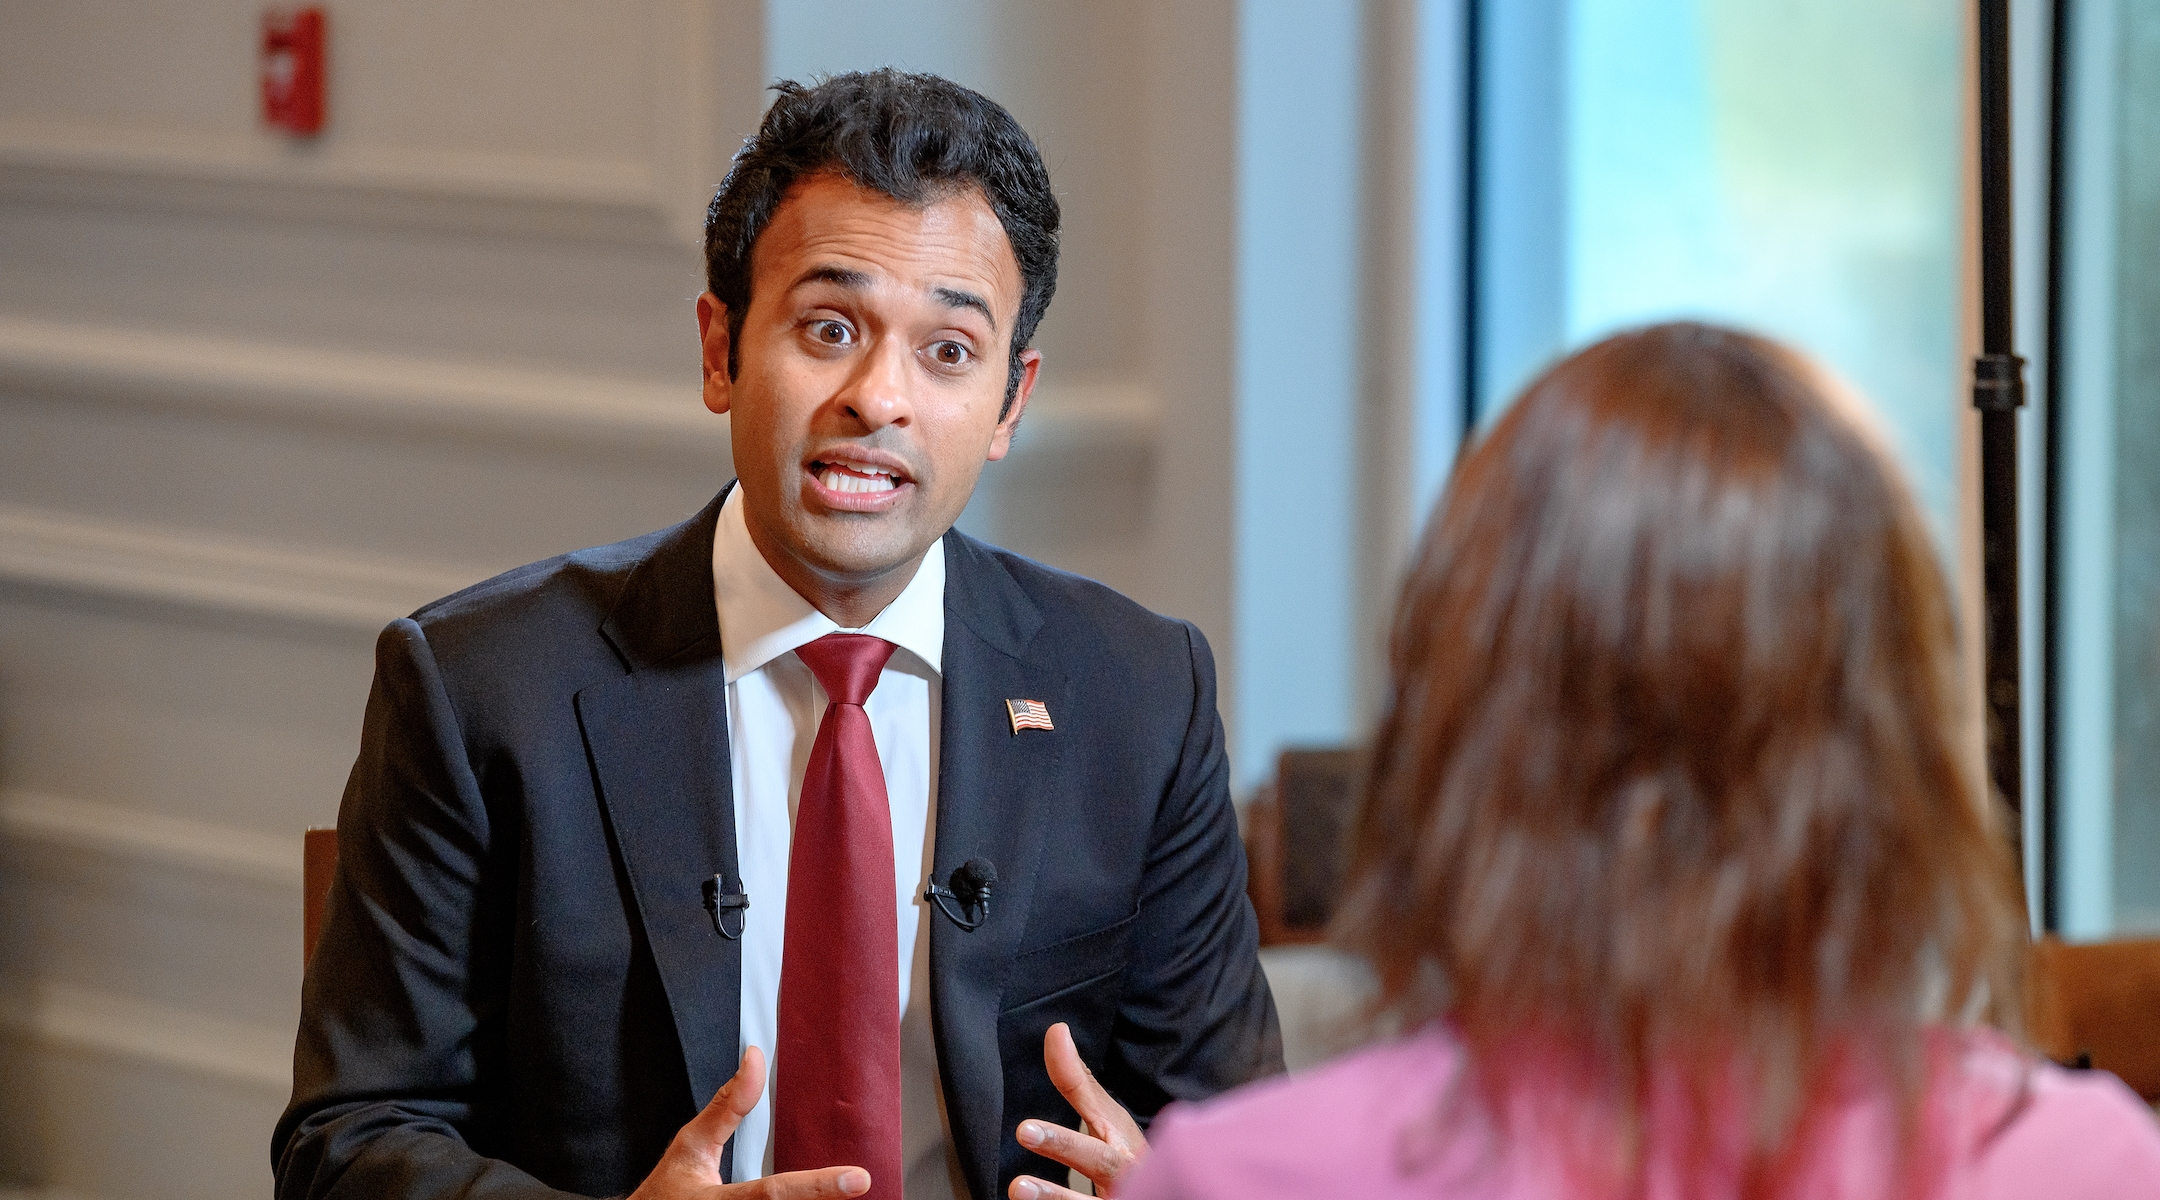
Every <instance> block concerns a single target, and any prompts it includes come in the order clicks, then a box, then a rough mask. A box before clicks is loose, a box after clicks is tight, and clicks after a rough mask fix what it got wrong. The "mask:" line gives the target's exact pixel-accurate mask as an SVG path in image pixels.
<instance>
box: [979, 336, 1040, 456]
mask: <svg viewBox="0 0 2160 1200" xmlns="http://www.w3.org/2000/svg"><path fill="white" fill-rule="evenodd" d="M1041 370H1042V351H1040V350H1037V349H1035V348H1034V347H1032V346H1030V347H1029V348H1027V349H1025V350H1022V351H1021V352H1020V386H1019V387H1017V388H1015V389H1013V398H1012V407H1011V408H1008V409H1006V410H1005V415H1004V416H1003V417H1000V418H999V419H998V423H997V428H996V429H995V430H993V431H991V434H990V453H989V454H988V455H986V456H985V457H986V458H988V459H989V460H990V461H991V462H996V461H997V460H999V459H1001V458H1003V457H1005V455H1006V454H1007V453H1009V452H1011V450H1012V439H1013V430H1015V429H1018V428H1019V427H1020V414H1021V413H1022V412H1024V411H1026V409H1027V402H1028V396H1029V395H1030V394H1031V393H1033V392H1034V390H1035V376H1036V374H1037V373H1038V372H1040V371H1041Z"/></svg>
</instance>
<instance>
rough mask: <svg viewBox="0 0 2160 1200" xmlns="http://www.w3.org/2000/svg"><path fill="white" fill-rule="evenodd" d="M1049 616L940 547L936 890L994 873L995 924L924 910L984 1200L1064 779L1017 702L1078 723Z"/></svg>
mask: <svg viewBox="0 0 2160 1200" xmlns="http://www.w3.org/2000/svg"><path fill="white" fill-rule="evenodd" d="M1041 624H1042V616H1041V613H1040V611H1039V610H1037V609H1036V607H1035V605H1034V603H1033V601H1031V600H1029V599H1028V597H1027V595H1026V593H1024V592H1023V591H1021V590H1020V586H1019V584H1018V583H1016V582H1014V580H1013V578H1012V575H1011V573H1010V572H1008V571H1007V570H1006V569H1005V568H1004V566H1003V565H1002V564H1000V563H999V562H998V561H997V560H996V559H995V558H993V557H992V556H991V555H989V554H988V553H987V552H986V551H985V550H984V549H983V548H982V547H981V546H980V545H979V544H977V543H975V542H974V541H973V540H971V539H969V538H967V537H965V536H963V535H961V534H957V533H954V534H948V535H947V536H946V539H945V652H944V664H943V667H944V669H943V671H942V678H943V690H944V700H943V704H942V707H941V709H940V713H941V717H940V721H941V734H940V742H941V746H940V749H939V760H938V761H939V765H938V797H937V851H936V860H935V867H934V873H935V875H936V877H937V878H938V879H939V880H941V881H942V880H945V879H947V878H949V877H950V873H951V872H952V870H953V868H955V867H957V866H959V865H960V864H961V863H964V862H966V861H967V860H968V859H971V858H986V859H989V860H990V861H991V862H992V863H994V864H995V865H996V867H997V874H998V882H997V886H996V887H995V888H994V889H993V892H992V897H991V915H990V919H989V921H988V922H987V923H985V924H984V925H983V926H982V928H980V929H978V930H975V931H974V932H972V933H970V932H967V931H964V930H962V929H960V928H959V927H958V926H956V925H954V924H953V923H952V922H951V921H948V920H946V919H945V918H944V917H943V916H942V915H939V913H938V912H937V910H936V909H934V908H933V909H930V910H928V911H927V912H926V913H925V915H924V919H925V920H928V921H930V922H931V926H930V997H931V1013H932V1020H933V1024H934V1029H935V1035H936V1039H937V1050H938V1067H939V1070H940V1072H941V1073H942V1075H943V1077H944V1084H945V1104H946V1111H947V1113H948V1114H950V1118H951V1126H952V1136H953V1143H954V1148H955V1150H956V1151H957V1152H958V1154H959V1158H960V1164H961V1168H962V1170H963V1172H964V1173H965V1174H966V1176H967V1179H968V1182H969V1184H970V1186H971V1187H972V1188H973V1190H974V1192H975V1195H976V1196H977V1197H978V1198H982V1197H994V1196H996V1195H998V1192H997V1172H998V1146H999V1139H1000V1138H1001V1137H1009V1136H1011V1132H1012V1131H1010V1130H1006V1129H1001V1128H999V1126H1000V1124H1001V1123H1002V1121H1003V1119H1004V1118H1003V1113H1004V1094H1005V1084H1004V1070H1003V1064H1002V1063H1001V1062H1000V1061H999V1057H998V1036H997V1019H998V1004H999V994H1000V992H1001V991H1002V989H1003V986H1004V976H1005V971H1004V968H1005V966H1006V964H1008V963H1010V962H1011V961H1012V957H1013V952H1014V950H1016V949H1017V948H1018V947H1019V944H1020V937H1021V934H1022V933H1023V932H1024V930H1025V926H1026V919H1027V914H1028V911H1029V907H1030V903H1031V901H1032V899H1033V894H1034V883H1035V879H1036V873H1037V867H1038V864H1039V862H1040V860H1041V857H1042V843H1043V834H1044V829H1045V826H1046V825H1047V824H1048V823H1049V821H1048V818H1049V817H1050V816H1051V811H1050V810H1051V808H1052V807H1053V797H1051V796H1050V795H1049V794H1048V792H1047V789H1048V787H1049V786H1050V782H1051V781H1052V780H1055V779H1056V778H1058V775H1059V772H1058V770H1057V766H1058V759H1059V755H1060V746H1061V743H1060V742H1059V740H1058V739H1059V734H1058V733H1057V732H1056V731H1050V732H1041V731H1032V730H1031V731H1028V732H1025V733H1022V734H1020V735H1018V736H1015V735H1014V733H1013V730H1012V726H1011V724H1010V722H1009V720H1008V718H1007V716H1006V713H1005V701H1006V700H1008V699H1028V700H1041V701H1043V702H1044V703H1046V704H1048V705H1049V706H1050V710H1051V712H1052V713H1053V714H1056V713H1059V712H1065V711H1070V706H1069V705H1067V704H1065V703H1064V701H1065V700H1067V699H1068V697H1069V687H1070V684H1069V681H1068V680H1067V678H1066V676H1065V674H1064V672H1063V671H1062V670H1060V669H1059V668H1058V666H1057V664H1055V663H1054V662H1043V661H1038V660H1037V659H1035V658H1032V657H1030V650H1031V649H1032V648H1033V647H1032V643H1033V640H1034V636H1035V633H1036V631H1037V630H1038V629H1039V628H1040V626H1041Z"/></svg>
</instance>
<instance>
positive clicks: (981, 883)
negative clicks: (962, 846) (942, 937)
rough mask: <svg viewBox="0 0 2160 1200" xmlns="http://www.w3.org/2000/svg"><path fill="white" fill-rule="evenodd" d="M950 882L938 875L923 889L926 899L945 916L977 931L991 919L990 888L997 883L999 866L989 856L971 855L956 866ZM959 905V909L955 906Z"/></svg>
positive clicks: (967, 929)
mask: <svg viewBox="0 0 2160 1200" xmlns="http://www.w3.org/2000/svg"><path fill="white" fill-rule="evenodd" d="M948 879H949V880H950V884H949V885H948V884H943V883H939V882H938V881H937V880H936V879H935V878H933V879H931V881H930V885H929V886H928V887H925V888H924V889H923V899H925V900H928V901H929V902H930V903H932V904H935V905H937V907H938V911H939V912H941V913H944V914H945V919H946V920H948V921H951V922H952V923H953V924H955V925H958V926H959V927H960V928H961V929H962V930H964V931H966V932H968V933H973V932H975V931H976V930H978V929H980V928H982V926H983V922H985V921H988V920H989V919H990V888H991V886H992V885H993V884H995V883H997V868H996V867H994V866H992V865H991V864H990V860H989V859H987V858H971V859H969V860H967V861H966V862H964V863H962V864H960V865H959V866H958V867H955V868H953V872H952V874H951V875H950V876H948ZM955 905H958V906H959V908H958V911H955V909H954V906H955Z"/></svg>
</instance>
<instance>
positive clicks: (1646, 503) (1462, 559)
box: [1337, 324, 2023, 1194]
mask: <svg viewBox="0 0 2160 1200" xmlns="http://www.w3.org/2000/svg"><path fill="white" fill-rule="evenodd" d="M1839 395H1840V394H1839V393H1838V392H1837V391H1836V390H1835V389H1834V388H1833V386H1832V385H1831V384H1829V383H1828V381H1827V379H1826V377H1825V376H1824V375H1822V374H1821V373H1820V372H1818V371H1817V370H1815V369H1814V368H1813V367H1811V366H1810V365H1809V364H1808V363H1807V362H1806V361H1805V360H1803V359H1801V358H1799V357H1798V356H1797V355H1795V354H1793V353H1792V352H1790V351H1788V350H1785V349H1784V348H1782V347H1780V346H1778V345H1776V344H1774V343H1772V342H1769V341H1766V340H1764V339H1762V338H1758V337H1754V336H1750V335H1746V334H1741V333H1736V332H1732V331H1728V330H1723V329H1717V328H1712V327H1708V326H1703V325H1695V324H1672V325H1661V326H1656V327H1653V328H1648V329H1643V330H1639V331H1635V332H1631V333H1626V334H1622V335H1619V336H1616V337H1612V338H1609V339H1607V340H1605V341H1603V342H1600V343H1598V344H1596V345H1594V346H1591V347H1589V348H1588V349H1585V350H1583V351H1581V352H1580V353H1577V354H1575V355H1574V356H1572V357H1570V358H1568V359H1567V360H1566V361H1564V362H1562V363H1560V364H1559V365H1557V366H1555V367H1554V368H1552V369H1551V370H1550V371H1548V372H1547V373H1546V374H1545V375H1544V376H1543V377H1542V378H1540V379H1538V380H1537V381H1536V382H1535V383H1533V384H1532V385H1531V386H1530V387H1529V389H1528V390H1527V391H1526V392H1525V393H1524V394H1523V395H1522V397H1521V398H1520V399H1519V400H1518V401H1517V402H1516V403H1515V405H1514V406H1513V408H1512V410H1511V411H1510V412H1509V413H1508V414H1507V415H1506V417H1505V418H1504V419H1502V420H1501V421H1500V422H1499V423H1498V425H1497V426H1496V427H1495V428H1494V429H1493V430H1492V432H1491V433H1490V435H1489V436H1487V437H1486V438H1485V439H1484V440H1483V441H1482V442H1481V443H1480V444H1479V445H1478V446H1477V447H1476V448H1475V449H1474V450H1473V451H1471V452H1470V453H1469V454H1468V456H1467V457H1466V458H1465V459H1464V460H1463V462H1462V463H1461V465H1460V467H1459V469H1458V470H1457V472H1456V474H1455V477H1454V478H1453V480H1452V481H1451V482H1450V485H1449V487H1448V490H1447V494H1446V496H1445V497H1444V499H1443V501H1442V504H1441V507H1440V509H1439V511H1438V512H1437V513H1436V514H1435V516H1434V519H1433V520H1432V521H1431V523H1430V525H1429V527H1428V528H1427V530H1426V532H1425V535H1424V539H1423V543H1422V545H1421V547H1420V550H1419V554H1418V558H1417V562H1416V565H1415V567H1414V568H1413V570H1412V572H1411V575H1410V577H1409V581H1408V584H1407V586H1406V588H1405V590H1404V594H1403V597H1402V602H1401V605H1400V607H1399V609H1398V611H1397V617H1396V621H1395V626H1394V631H1393V639H1392V646H1391V653H1390V658H1391V667H1392V676H1393V681H1392V685H1391V689H1392V690H1391V695H1390V697H1389V704H1388V707H1387V710H1386V714H1385V716H1384V718H1383V719H1382V722H1381V724H1380V728H1379V731H1378V735H1377V738H1376V742H1375V745H1374V749H1373V757H1372V762H1371V769H1370V773H1369V777H1368V781H1367V785H1366V794H1365V798H1364V806H1363V810H1362V814H1361V817H1360V821H1359V825H1358V830H1357V833H1356V835H1355V838H1354V843H1353V858H1352V868H1351V872H1352V880H1353V882H1352V886H1351V894H1350V896H1349V897H1348V898H1347V901H1346V904H1345V911H1344V913H1343V915H1342V917H1341V919H1340V921H1339V923H1338V926H1337V932H1338V936H1339V937H1340V938H1341V940H1342V941H1344V942H1345V943H1346V944H1347V945H1349V946H1350V947H1351V948H1353V949H1355V950H1357V951H1359V952H1361V953H1362V954H1364V955H1365V956H1366V957H1367V958H1368V959H1369V960H1370V961H1371V962H1372V964H1373V965H1374V967H1375V969H1376V971H1377V974H1378V979H1379V985H1380V994H1381V997H1382V1003H1383V1005H1384V1007H1385V1008H1386V1009H1387V1010H1389V1011H1391V1012H1392V1013H1394V1014H1396V1015H1398V1016H1400V1017H1402V1018H1405V1019H1407V1020H1408V1021H1410V1022H1412V1023H1415V1022H1418V1021H1422V1020H1427V1019H1431V1018H1435V1017H1446V1018H1448V1019H1450V1020H1451V1021H1452V1022H1453V1023H1454V1025H1455V1027H1456V1029H1457V1031H1458V1033H1459V1035H1460V1036H1461V1038H1462V1040H1463V1042H1464V1044H1465V1045H1466V1046H1467V1048H1468V1050H1469V1056H1470V1062H1471V1063H1472V1064H1473V1073H1474V1075H1475V1077H1476V1079H1478V1080H1479V1081H1481V1082H1482V1083H1483V1084H1484V1086H1485V1090H1486V1092H1487V1093H1488V1096H1487V1098H1488V1099H1491V1100H1494V1101H1495V1102H1501V1101H1504V1100H1505V1099H1506V1097H1505V1095H1504V1093H1505V1092H1506V1091H1507V1089H1508V1087H1509V1082H1508V1081H1509V1078H1510V1075H1509V1072H1508V1070H1507V1063H1506V1062H1505V1061H1504V1059H1505V1057H1506V1056H1507V1055H1508V1053H1510V1048H1514V1049H1516V1050H1519V1049H1520V1047H1521V1046H1523V1045H1525V1044H1537V1045H1551V1044H1554V1043H1555V1042H1557V1043H1558V1044H1561V1045H1565V1046H1571V1047H1574V1048H1577V1049H1579V1050H1581V1051H1583V1052H1584V1054H1585V1055H1586V1056H1587V1057H1586V1058H1585V1060H1584V1061H1585V1062H1587V1063H1588V1064H1589V1066H1588V1068H1587V1070H1588V1073H1587V1074H1586V1075H1584V1076H1583V1077H1582V1078H1583V1079H1584V1080H1585V1087H1586V1088H1588V1089H1589V1090H1591V1091H1592V1092H1594V1093H1595V1095H1594V1096H1592V1097H1588V1098H1590V1099H1593V1100H1595V1101H1596V1102H1598V1103H1601V1104H1605V1105H1608V1106H1609V1111H1611V1112H1613V1113H1614V1114H1615V1115H1616V1118H1617V1120H1618V1125H1617V1126H1616V1128H1618V1129H1621V1130H1623V1131H1624V1133H1625V1134H1626V1136H1625V1137H1624V1138H1623V1140H1624V1141H1628V1140H1632V1141H1638V1142H1639V1141H1640V1139H1641V1138H1643V1137H1646V1136H1650V1133H1651V1129H1650V1126H1649V1124H1647V1123H1646V1112H1645V1108H1646V1105H1647V1104H1648V1103H1649V1100H1648V1097H1649V1096H1650V1095H1651V1090H1652V1085H1653V1081H1654V1077H1657V1076H1659V1073H1660V1072H1664V1073H1666V1076H1667V1077H1668V1078H1669V1077H1670V1075H1671V1073H1673V1072H1677V1073H1678V1077H1679V1079H1680V1080H1681V1081H1682V1084H1683V1085H1684V1088H1685V1090H1686V1092H1687V1094H1689V1095H1692V1096H1694V1097H1696V1098H1697V1100H1698V1101H1699V1102H1700V1103H1701V1104H1703V1105H1708V1104H1710V1103H1712V1101H1711V1099H1710V1098H1711V1097H1713V1096H1722V1097H1724V1098H1725V1100H1727V1101H1729V1100H1731V1099H1732V1098H1733V1093H1732V1088H1733V1087H1734V1086H1737V1087H1738V1088H1739V1099H1740V1100H1741V1101H1742V1102H1743V1104H1744V1108H1745V1111H1746V1112H1747V1114H1748V1116H1747V1118H1746V1119H1747V1120H1748V1121H1749V1122H1750V1123H1751V1125H1750V1127H1751V1133H1750V1135H1749V1148H1748V1150H1747V1151H1746V1164H1747V1166H1746V1169H1745V1171H1744V1173H1743V1177H1744V1179H1746V1180H1749V1181H1751V1182H1749V1183H1747V1184H1746V1186H1745V1187H1744V1190H1745V1191H1747V1192H1750V1193H1755V1194H1765V1193H1768V1192H1774V1191H1778V1190H1782V1189H1781V1185H1780V1184H1779V1183H1778V1180H1779V1178H1780V1177H1781V1176H1782V1175H1783V1174H1784V1168H1782V1167H1780V1165H1779V1164H1780V1163H1789V1162H1790V1161H1792V1157H1793V1154H1794V1152H1795V1144H1796V1142H1798V1141H1800V1140H1804V1130H1805V1127H1806V1124H1807V1117H1808V1116H1809V1113H1810V1111H1811V1106H1813V1105H1814V1104H1816V1103H1817V1101H1818V1100H1819V1098H1820V1096H1821V1094H1822V1092H1823V1091H1824V1089H1825V1088H1826V1087H1828V1086H1829V1081H1830V1080H1831V1079H1832V1078H1833V1077H1836V1078H1846V1077H1849V1072H1850V1070H1851V1069H1852V1068H1854V1067H1855V1066H1857V1067H1859V1068H1860V1069H1862V1070H1863V1071H1864V1072H1866V1073H1868V1075H1869V1077H1870V1078H1874V1079H1877V1080H1880V1081H1886V1082H1888V1083H1890V1084H1891V1085H1892V1086H1894V1088H1895V1089H1896V1090H1897V1093H1898V1095H1899V1097H1900V1100H1901V1104H1900V1108H1899V1111H1900V1113H1901V1114H1902V1115H1903V1116H1904V1117H1905V1118H1906V1122H1907V1125H1906V1132H1907V1133H1908V1134H1910V1132H1911V1118H1912V1116H1913V1112H1914V1108H1915V1106H1916V1105H1917V1104H1918V1102H1919V1094H1920V1092H1921V1091H1922V1089H1923V1088H1924V1082H1923V1080H1922V1076H1923V1075H1924V1074H1925V1066H1924V1058H1925V1054H1924V1046H1925V1044H1926V1041H1927V1037H1928V1029H1929V1027H1930V1026H1931V1025H1933V1024H1936V1023H1939V1022H1944V1021H1953V1022H1954V1021H1955V1020H1956V1018H1957V1017H1958V1016H1959V1015H1960V1014H1966V1013H1971V1012H1974V1011H1976V1010H1977V1009H1978V1008H1980V1007H1982V1006H1985V1005H1986V1004H1987V1003H1988V1002H1990V1001H1992V1002H1993V1004H1994V1005H1995V1007H1996V1011H2000V1012H2005V1013H2007V1012H2009V1011H2011V1010H2010V1009H2009V1008H2008V1007H2007V1006H2008V1005H2009V1004H2011V1003H2013V1002H2014V1001H2015V989H2016V987H2017V985H2018V980H2017V977H2016V964H2017V962H2018V947H2019V942H2020V939H2021V938H2022V936H2023V935H2022V923H2021V919H2020V917H2019V914H2018V911H2017V905H2016V901H2015V892H2014V890H2013V885H2012V875H2011V873H2010V872H2011V868H2010V864H2009V859H2008V855H2007V853H2006V848H2005V844H2004V841H2003V838H2002V836H2001V833H2000V825H1999V823H1998V820H1997V818H1995V817H1994V816H1992V815H1991V813H1990V810H1989V806H1988V804H1987V802H1986V801H1985V799H1984V796H1985V792H1984V789H1983V787H1982V785H1981V783H1980V781H1979V777H1978V775H1977V771H1976V764H1975V763H1974V762H1972V761H1970V759H1971V758H1972V754H1971V753H1970V752H1969V750H1968V748H1967V745H1966V743H1967V739H1966V738H1965V737H1964V736H1963V734H1962V730H1963V729H1964V728H1965V727H1964V726H1963V725H1962V720H1963V711H1964V710H1963V703H1964V702H1963V700H1962V698H1961V692H1960V676H1959V672H1958V665H1957V651H1956V645H1955V629H1954V619H1953V615H1952V610H1951V606H1950V602H1949V599H1948V597H1947V594H1946V589H1945V586H1944V582H1943V579H1942V576H1941V573H1940V571H1939V569H1938V566H1937V564H1936V560H1935V557H1934V555H1933V553H1932V551H1931V548H1930V542H1929V538H1928V534H1927V531H1926V529H1925V527H1924V525H1923V523H1922V521H1921V519H1920V517H1919V514H1918V512H1917V510H1916V508H1915V506H1914V503H1913V501H1912V499H1911V497H1910V496H1909V495H1908V493H1907V491H1906V489H1905V487H1904V486H1903V484H1902V483H1901V481H1900V480H1899V478H1898V477H1897V475H1896V474H1895V472H1894V471H1893V470H1892V469H1891V468H1890V467H1889V466H1888V465H1887V463H1886V461H1885V459H1884V457H1883V456H1882V455H1881V454H1880V453H1879V452H1878V451H1877V450H1876V449H1875V448H1874V446H1873V444H1872V442H1871V439H1870V437H1869V435H1868V434H1867V432H1866V431H1865V429H1864V428H1863V426H1862V425H1861V424H1860V423H1859V422H1858V421H1857V420H1856V419H1854V418H1853V417H1851V416H1849V415H1847V413H1846V412H1845V411H1842V409H1843V408H1845V407H1849V406H1844V405H1842V404H1841V400H1840V398H1839ZM1946 402H1947V401H1946ZM1526 1035H1527V1037H1528V1039H1529V1042H1528V1043H1526V1042H1525V1040H1524V1039H1525V1037H1526ZM1623 1157H1625V1155H1623ZM1636 1159H1637V1161H1638V1162H1639V1159H1640V1155H1639V1153H1638V1154H1637V1155H1636ZM1623 1169H1627V1168H1625V1167H1623Z"/></svg>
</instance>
